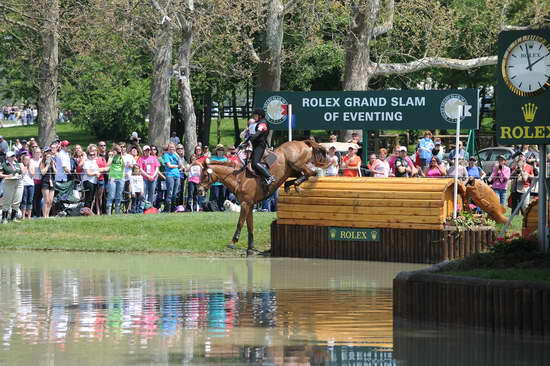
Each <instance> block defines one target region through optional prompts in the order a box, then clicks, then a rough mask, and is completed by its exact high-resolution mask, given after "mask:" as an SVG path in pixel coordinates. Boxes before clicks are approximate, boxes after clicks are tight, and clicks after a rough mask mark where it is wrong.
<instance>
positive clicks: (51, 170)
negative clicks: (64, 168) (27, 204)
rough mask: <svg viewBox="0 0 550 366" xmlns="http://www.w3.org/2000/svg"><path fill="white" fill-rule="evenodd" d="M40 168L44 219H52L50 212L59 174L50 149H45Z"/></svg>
mask: <svg viewBox="0 0 550 366" xmlns="http://www.w3.org/2000/svg"><path fill="white" fill-rule="evenodd" d="M39 167H40V174H42V198H43V200H44V203H43V205H42V217H44V218H48V217H50V211H51V209H52V205H53V196H54V193H55V190H54V187H55V174H56V173H57V167H56V165H55V160H54V158H53V154H52V151H51V150H50V149H49V148H45V149H44V152H43V154H42V161H41V162H40V165H39Z"/></svg>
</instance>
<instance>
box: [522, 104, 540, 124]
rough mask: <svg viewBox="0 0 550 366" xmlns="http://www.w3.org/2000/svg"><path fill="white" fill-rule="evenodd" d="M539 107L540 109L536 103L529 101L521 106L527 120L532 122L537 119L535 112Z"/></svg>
mask: <svg viewBox="0 0 550 366" xmlns="http://www.w3.org/2000/svg"><path fill="white" fill-rule="evenodd" d="M537 109H539V107H537V106H536V105H535V103H527V104H524V105H523V106H522V107H521V110H522V111H523V118H524V119H525V122H527V123H531V122H533V121H534V120H535V114H536V113H537Z"/></svg>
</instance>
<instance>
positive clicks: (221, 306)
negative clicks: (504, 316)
mask: <svg viewBox="0 0 550 366" xmlns="http://www.w3.org/2000/svg"><path fill="white" fill-rule="evenodd" d="M422 267H423V266H419V265H411V264H394V263H377V262H353V261H328V260H300V259H265V258H261V259H210V258H187V257H185V256H175V255H121V254H84V253H64V252H47V253H46V252H9V251H4V252H0V337H1V340H0V342H1V344H0V365H76V364H78V365H126V364H127V365H191V364H193V365H202V364H208V365H212V364H215V365H217V364H219V365H221V364H223V365H236V364H263V365H283V364H284V365H315V364H328V365H388V366H389V365H397V364H400V365H401V364H402V365H415V364H419V365H423V364H433V365H443V364H448V362H444V363H443V362H441V360H447V358H446V357H448V354H449V350H452V352H463V351H464V350H462V349H461V348H460V345H461V344H462V343H463V342H462V339H476V340H477V339H485V338H483V337H485V336H481V337H482V338H471V334H466V335H465V336H461V337H462V338H460V337H459V338H457V335H456V334H454V333H453V334H450V335H445V334H444V333H442V332H441V331H420V330H418V329H414V328H413V329H408V330H401V331H399V332H394V328H393V322H392V312H391V307H392V293H391V286H392V279H393V277H394V276H395V274H396V273H397V272H399V271H402V270H414V269H418V268H422ZM396 335H399V336H398V337H396ZM396 342H399V343H400V344H395V343H396ZM475 343H476V344H481V343H482V342H481V341H476V342H475ZM493 343H494V342H493ZM493 343H491V344H493ZM509 343H510V342H508V343H506V342H504V343H503V344H505V345H507V344H509ZM465 344H469V345H470V346H471V345H472V342H470V343H467V342H466V343H465ZM527 344H528V345H529V347H530V348H529V352H530V353H529V354H532V353H533V352H536V351H538V350H539V348H540V349H542V350H543V352H544V349H545V344H544V343H541V342H538V341H536V340H535V341H529V342H528V343H527ZM449 347H450V348H449ZM522 347H523V346H522ZM478 348H480V347H478ZM497 348H498V347H497ZM516 348H517V347H516ZM487 349H488V351H486V352H485V353H486V354H489V353H490V354H493V353H496V352H500V348H498V349H496V348H495V347H487ZM512 349H514V347H512ZM396 350H397V351H398V352H396ZM419 350H422V351H421V352H419ZM438 350H439V351H438ZM441 350H446V351H441ZM426 352H427V353H428V354H430V352H431V355H432V356H431V357H428V358H427V359H429V360H430V363H425V362H422V360H425V359H426ZM480 352H481V353H484V351H480ZM504 354H505V353H504ZM485 356H487V355H485ZM522 357H524V356H523V353H520V354H519V355H517V354H516V356H515V358H512V359H515V360H518V359H522ZM501 358H502V357H501ZM501 358H494V359H495V361H496V360H498V361H499V362H500V363H498V364H506V362H502V360H501ZM453 360H457V358H456V357H455V358H453ZM483 360H484V362H483V363H479V364H483V365H487V364H491V363H490V362H487V357H485V358H483ZM489 360H491V359H490V358H489ZM534 360H535V361H537V359H536V358H535V359H534ZM530 361H533V358H532V357H531V359H530ZM468 362H469V363H468V365H473V364H476V362H472V361H471V360H470V361H468ZM455 364H461V363H455ZM495 364H496V363H495ZM512 364H519V363H512ZM526 364H531V365H532V364H536V362H535V363H533V362H531V363H526Z"/></svg>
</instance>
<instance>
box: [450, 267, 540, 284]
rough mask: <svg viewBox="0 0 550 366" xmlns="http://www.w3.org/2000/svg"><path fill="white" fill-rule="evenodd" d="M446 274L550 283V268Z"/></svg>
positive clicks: (505, 269) (486, 269)
mask: <svg viewBox="0 0 550 366" xmlns="http://www.w3.org/2000/svg"><path fill="white" fill-rule="evenodd" d="M445 274H446V275H451V276H460V277H477V278H485V279H493V280H521V281H530V282H545V283H550V268H478V269H471V270H469V271H462V272H445Z"/></svg>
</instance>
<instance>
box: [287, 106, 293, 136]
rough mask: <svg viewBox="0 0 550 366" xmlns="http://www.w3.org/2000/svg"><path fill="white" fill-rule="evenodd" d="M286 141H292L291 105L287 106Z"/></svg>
mask: <svg viewBox="0 0 550 366" xmlns="http://www.w3.org/2000/svg"><path fill="white" fill-rule="evenodd" d="M288 141H292V104H289V105H288Z"/></svg>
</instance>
